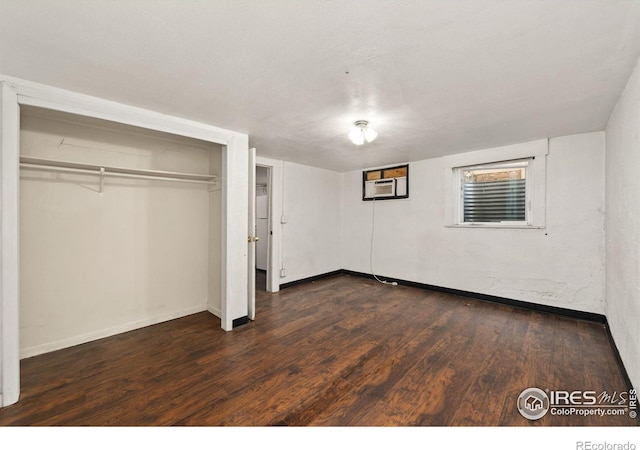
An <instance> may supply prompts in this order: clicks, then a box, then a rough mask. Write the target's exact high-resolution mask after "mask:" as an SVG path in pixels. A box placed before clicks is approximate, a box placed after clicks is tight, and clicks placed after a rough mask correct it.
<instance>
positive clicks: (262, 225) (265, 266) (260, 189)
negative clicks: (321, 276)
mask: <svg viewBox="0 0 640 450" xmlns="http://www.w3.org/2000/svg"><path fill="white" fill-rule="evenodd" d="M270 199H271V168H270V167H267V166H259V165H257V166H256V233H255V235H256V236H257V237H258V241H257V242H256V265H255V271H256V292H266V291H267V279H268V271H269V256H270V255H269V248H270V245H269V244H270V243H269V241H270V238H271V230H270V227H269V223H270V222H269V217H270V209H271V208H270V205H271V201H270Z"/></svg>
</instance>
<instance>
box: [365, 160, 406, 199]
mask: <svg viewBox="0 0 640 450" xmlns="http://www.w3.org/2000/svg"><path fill="white" fill-rule="evenodd" d="M408 197H409V165H408V164H406V165H404V166H398V167H388V168H384V169H373V170H366V171H364V172H363V173H362V200H364V201H370V200H390V199H397V198H408Z"/></svg>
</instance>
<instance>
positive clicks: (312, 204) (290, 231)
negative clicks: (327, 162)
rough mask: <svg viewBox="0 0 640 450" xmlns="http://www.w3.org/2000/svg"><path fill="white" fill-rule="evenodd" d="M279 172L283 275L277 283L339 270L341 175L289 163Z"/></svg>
mask: <svg viewBox="0 0 640 450" xmlns="http://www.w3.org/2000/svg"><path fill="white" fill-rule="evenodd" d="M283 172H284V200H283V215H284V216H286V217H287V223H286V224H285V225H283V227H282V242H283V243H282V260H283V264H284V268H285V269H286V270H287V276H286V277H285V278H282V279H281V280H280V283H281V284H282V283H289V282H292V281H296V280H300V279H303V278H308V277H312V276H315V275H320V274H324V273H327V272H332V271H335V270H340V269H341V268H342V267H341V246H342V233H341V230H342V189H341V183H342V175H341V174H340V173H338V172H333V171H330V170H324V169H317V168H314V167H310V166H303V165H300V164H293V163H289V162H285V163H284V167H283ZM276 201H277V199H276Z"/></svg>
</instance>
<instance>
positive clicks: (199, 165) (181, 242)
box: [20, 107, 222, 358]
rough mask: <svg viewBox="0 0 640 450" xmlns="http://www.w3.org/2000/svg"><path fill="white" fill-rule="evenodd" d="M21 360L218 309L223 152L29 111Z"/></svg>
mask: <svg viewBox="0 0 640 450" xmlns="http://www.w3.org/2000/svg"><path fill="white" fill-rule="evenodd" d="M20 122H21V129H20V354H21V358H25V357H29V356H34V355H37V354H41V353H46V352H49V351H53V350H57V349H60V348H65V347H69V346H72V345H77V344H81V343H83V342H88V341H91V340H95V339H99V338H102V337H106V336H110V335H114V334H117V333H120V332H124V331H128V330H131V329H135V328H139V327H143V326H147V325H151V324H154V323H159V322H162V321H166V320H170V319H174V318H177V317H181V316H185V315H188V314H193V313H196V312H201V311H205V310H208V311H210V312H211V313H213V314H215V315H216V316H218V317H220V313H221V311H220V310H221V273H222V271H221V257H220V255H221V230H222V227H221V219H222V209H221V208H222V201H221V179H220V175H221V163H222V147H221V146H220V145H217V144H213V143H210V142H203V141H199V140H195V139H191V138H186V137H182V136H176V135H172V134H168V133H162V132H156V131H152V130H147V129H142V128H138V127H133V126H128V125H123V124H118V123H112V122H109V121H105V120H99V119H93V118H88V117H84V116H77V115H73V114H67V113H62V112H57V111H49V110H44V109H39V108H33V107H23V108H22V109H21V118H20Z"/></svg>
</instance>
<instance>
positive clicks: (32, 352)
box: [0, 306, 215, 405]
mask: <svg viewBox="0 0 640 450" xmlns="http://www.w3.org/2000/svg"><path fill="white" fill-rule="evenodd" d="M207 310H208V311H211V310H210V309H209V307H205V306H195V307H191V308H187V309H182V310H180V311H174V312H172V313H168V314H163V315H160V316H155V317H149V318H146V319H142V320H136V321H134V322H129V323H125V324H122V325H117V326H114V327H109V328H105V329H103V330H99V331H93V332H91V333H87V334H83V335H80V336H73V337H70V338H66V339H61V340H59V341H55V342H49V343H46V344H41V345H36V346H33V347H29V348H23V349H21V350H20V359H24V358H30V357H32V356H37V355H41V354H43V353H49V352H53V351H56V350H60V349H63V348H67V347H73V346H74V345H79V344H85V343H87V342H91V341H95V340H98V339H102V338H106V337H109V336H113V335H116V334H120V333H126V332H127V331H132V330H136V329H138V328H143V327H148V326H149V325H155V324H158V323H162V322H166V321H168V320H173V319H177V318H179V317H184V316H188V315H190V314H195V313H199V312H203V311H207ZM211 312H212V313H213V314H214V315H215V312H213V311H211ZM0 395H2V394H0ZM1 404H2V402H1V401H0V405H1Z"/></svg>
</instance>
